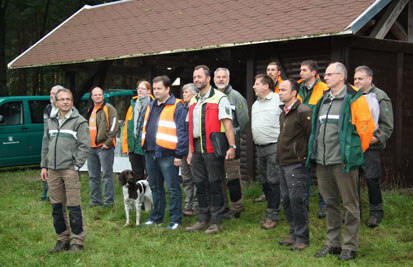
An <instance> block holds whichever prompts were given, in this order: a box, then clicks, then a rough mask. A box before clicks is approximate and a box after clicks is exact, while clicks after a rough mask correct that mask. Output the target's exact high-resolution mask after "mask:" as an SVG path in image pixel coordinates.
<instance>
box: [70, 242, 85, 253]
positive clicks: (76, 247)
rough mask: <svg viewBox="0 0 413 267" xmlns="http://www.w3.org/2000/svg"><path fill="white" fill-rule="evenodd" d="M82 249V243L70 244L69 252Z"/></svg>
mask: <svg viewBox="0 0 413 267" xmlns="http://www.w3.org/2000/svg"><path fill="white" fill-rule="evenodd" d="M82 250H83V245H78V244H73V245H71V246H70V249H69V253H74V252H78V251H82Z"/></svg>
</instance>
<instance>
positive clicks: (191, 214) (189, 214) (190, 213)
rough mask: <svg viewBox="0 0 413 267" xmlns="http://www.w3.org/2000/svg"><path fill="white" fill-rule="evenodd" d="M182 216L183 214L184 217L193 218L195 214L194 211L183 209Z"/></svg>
mask: <svg viewBox="0 0 413 267" xmlns="http://www.w3.org/2000/svg"><path fill="white" fill-rule="evenodd" d="M183 214H184V216H195V215H196V214H197V212H196V211H194V210H187V209H184V211H183Z"/></svg>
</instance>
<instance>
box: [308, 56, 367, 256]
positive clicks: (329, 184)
mask: <svg viewBox="0 0 413 267" xmlns="http://www.w3.org/2000/svg"><path fill="white" fill-rule="evenodd" d="M325 80H326V84H327V86H328V88H329V90H328V91H326V92H325V94H324V96H323V97H322V98H321V100H320V101H319V102H318V104H317V105H316V107H315V108H314V113H313V119H312V132H311V136H310V139H309V145H308V158H307V166H308V167H309V166H310V162H311V163H314V162H315V163H316V173H317V179H318V187H319V189H320V192H321V195H322V196H323V198H324V200H325V202H326V203H327V210H326V211H327V212H326V213H327V234H326V236H327V242H326V245H325V246H324V248H323V249H322V250H321V251H320V252H318V253H316V254H315V256H316V257H324V256H326V255H327V254H340V256H339V257H338V259H339V260H351V259H354V258H355V257H356V251H357V249H358V238H359V230H360V210H359V195H358V168H359V167H360V166H363V164H364V158H363V152H364V151H365V150H367V148H368V146H369V143H370V140H371V137H372V135H373V131H374V127H375V125H374V122H373V119H372V116H371V112H370V110H369V106H368V104H367V101H366V99H365V97H364V96H362V94H361V91H357V90H356V89H354V88H352V87H351V86H350V85H347V84H346V80H347V70H346V67H345V66H344V65H343V64H342V63H339V62H335V63H331V64H330V65H329V66H328V67H327V69H326V73H325ZM340 198H341V199H342V201H343V207H344V236H343V242H342V238H341V224H342V216H341V204H340Z"/></svg>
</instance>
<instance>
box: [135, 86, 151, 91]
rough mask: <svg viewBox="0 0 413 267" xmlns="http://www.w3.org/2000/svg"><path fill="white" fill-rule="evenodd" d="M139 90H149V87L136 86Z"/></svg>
mask: <svg viewBox="0 0 413 267" xmlns="http://www.w3.org/2000/svg"><path fill="white" fill-rule="evenodd" d="M136 89H137V90H145V91H146V90H148V88H146V87H138V88H136Z"/></svg>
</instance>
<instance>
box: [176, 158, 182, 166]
mask: <svg viewBox="0 0 413 267" xmlns="http://www.w3.org/2000/svg"><path fill="white" fill-rule="evenodd" d="M174 165H175V167H181V166H182V159H178V158H174Z"/></svg>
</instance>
